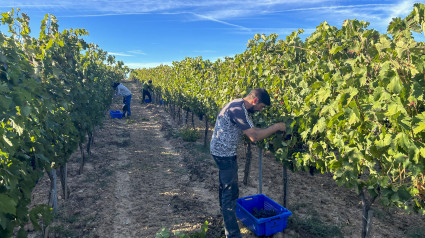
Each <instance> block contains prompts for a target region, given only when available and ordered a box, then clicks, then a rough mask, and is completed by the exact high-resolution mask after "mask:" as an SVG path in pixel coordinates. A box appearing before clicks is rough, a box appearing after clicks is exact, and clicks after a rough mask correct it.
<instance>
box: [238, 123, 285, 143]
mask: <svg viewBox="0 0 425 238" xmlns="http://www.w3.org/2000/svg"><path fill="white" fill-rule="evenodd" d="M277 131H282V132H285V131H286V125H285V123H283V122H281V123H276V124H273V125H271V126H270V127H268V128H265V129H262V128H257V127H253V128H250V129H247V130H244V131H243V133H244V134H245V135H246V136H248V138H249V139H250V140H251V141H252V142H257V141H260V140H264V139H265V138H267V137H269V136H270V135H272V134H273V133H275V132H277Z"/></svg>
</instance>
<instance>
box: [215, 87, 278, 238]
mask: <svg viewBox="0 0 425 238" xmlns="http://www.w3.org/2000/svg"><path fill="white" fill-rule="evenodd" d="M266 106H270V96H269V94H268V92H267V91H266V90H265V89H262V88H257V89H253V90H252V91H251V92H250V93H249V94H248V95H247V96H246V97H244V98H239V99H235V100H233V101H231V102H229V103H228V104H226V105H225V106H224V107H223V108H222V109H221V111H220V113H219V114H218V116H217V120H216V124H215V128H214V133H213V135H212V139H211V144H210V152H211V155H212V156H213V158H214V160H215V162H216V164H217V166H218V169H219V183H220V186H219V202H220V207H221V212H222V215H223V220H224V228H225V233H226V237H228V238H230V237H232V238H233V237H241V234H240V230H239V226H238V223H237V220H236V213H235V206H236V200H237V199H238V197H239V187H238V164H237V160H236V151H237V146H238V142H239V138H240V137H241V135H242V134H245V135H246V136H248V138H249V139H250V140H251V141H252V142H256V141H260V140H263V139H265V138H267V137H269V136H270V135H272V134H273V133H275V132H277V131H282V132H285V131H286V125H285V123H276V124H273V125H272V126H270V127H268V128H265V129H261V128H256V127H255V126H254V124H253V123H252V120H251V119H250V118H249V116H248V114H249V113H254V112H261V111H262V110H263V109H264V107H266Z"/></svg>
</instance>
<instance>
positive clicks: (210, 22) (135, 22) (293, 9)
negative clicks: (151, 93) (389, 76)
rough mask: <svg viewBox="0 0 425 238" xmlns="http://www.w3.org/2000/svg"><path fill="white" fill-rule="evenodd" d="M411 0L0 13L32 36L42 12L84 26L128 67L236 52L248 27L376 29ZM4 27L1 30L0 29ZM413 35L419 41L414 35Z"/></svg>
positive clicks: (26, 5) (175, 3)
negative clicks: (352, 22)
mask: <svg viewBox="0 0 425 238" xmlns="http://www.w3.org/2000/svg"><path fill="white" fill-rule="evenodd" d="M415 2H420V1H419V0H416V1H414V0H376V1H365V0H355V1H352V0H340V1H336V0H243V1H241V0H56V1H52V0H31V1H28V0H1V1H0V11H1V12H7V11H10V10H11V8H15V9H16V8H20V9H21V12H23V13H26V14H27V15H29V17H30V19H31V20H30V22H31V24H30V26H31V29H32V34H33V36H34V37H37V36H38V33H39V26H40V22H41V20H42V19H43V18H44V15H45V14H47V13H49V14H53V15H55V16H56V17H57V18H58V20H59V22H58V23H59V25H60V29H61V30H63V29H70V28H74V29H76V28H80V29H86V30H87V31H88V32H89V34H90V35H89V36H88V37H85V38H84V39H85V40H86V41H87V42H90V43H95V44H97V45H99V47H100V48H101V49H103V50H105V51H107V52H108V53H109V54H111V55H115V57H116V59H117V60H122V61H124V63H125V65H127V66H129V67H130V68H142V67H155V66H157V65H160V64H171V63H172V62H173V61H181V60H183V59H184V58H185V57H197V56H202V58H203V59H209V60H211V61H216V60H217V59H218V58H224V57H225V56H234V55H235V54H240V53H242V52H243V51H245V49H246V44H247V42H248V40H249V39H252V38H253V37H254V35H255V34H256V33H260V34H262V33H264V34H266V35H269V34H271V33H277V34H279V36H280V38H282V39H284V38H285V37H286V35H288V34H290V33H291V32H292V31H295V30H297V29H304V30H305V33H304V34H303V36H304V37H306V36H308V35H310V34H311V33H312V32H313V31H314V30H315V28H316V26H318V25H319V24H320V23H321V22H323V21H327V22H328V23H329V24H330V25H332V26H336V27H338V28H340V27H341V25H342V23H343V21H344V20H345V19H358V20H364V21H368V22H370V23H371V24H370V27H369V28H374V29H376V30H378V31H380V32H381V33H385V32H386V27H387V26H388V23H389V22H390V21H391V19H392V18H393V17H402V18H403V17H405V16H407V15H408V14H409V13H410V12H411V11H412V9H413V4H414V3H415ZM0 30H2V31H4V30H5V28H4V27H3V28H0ZM418 40H421V41H424V37H423V36H421V37H420V38H418Z"/></svg>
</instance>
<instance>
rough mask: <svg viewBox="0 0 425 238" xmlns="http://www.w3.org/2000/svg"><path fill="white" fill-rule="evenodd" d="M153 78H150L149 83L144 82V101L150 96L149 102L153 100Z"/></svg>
mask: <svg viewBox="0 0 425 238" xmlns="http://www.w3.org/2000/svg"><path fill="white" fill-rule="evenodd" d="M151 91H152V80H149V81H148V82H147V83H143V91H142V101H143V102H144V101H145V97H146V96H148V99H149V102H152V96H151V93H150V92H151Z"/></svg>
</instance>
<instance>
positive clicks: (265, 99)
mask: <svg viewBox="0 0 425 238" xmlns="http://www.w3.org/2000/svg"><path fill="white" fill-rule="evenodd" d="M249 94H251V95H252V96H254V97H256V98H258V100H259V102H258V103H264V104H266V105H267V106H270V95H269V93H268V92H267V90H265V89H264V88H256V89H253V90H252V91H251V92H250V93H249Z"/></svg>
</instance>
